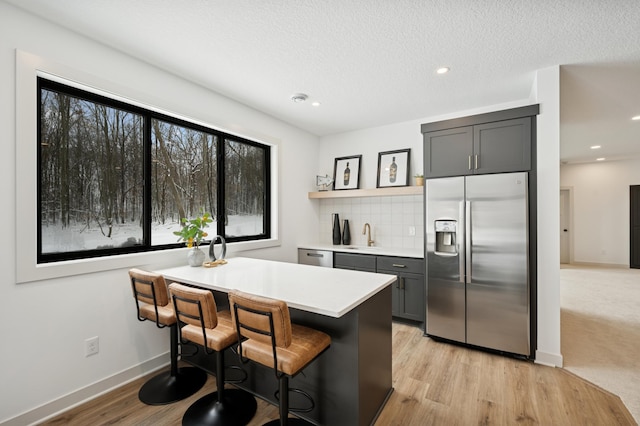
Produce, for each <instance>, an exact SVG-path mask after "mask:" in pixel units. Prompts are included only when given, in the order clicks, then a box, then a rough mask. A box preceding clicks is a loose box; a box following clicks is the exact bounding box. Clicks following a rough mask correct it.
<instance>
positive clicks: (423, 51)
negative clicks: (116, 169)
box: [5, 0, 640, 160]
mask: <svg viewBox="0 0 640 426" xmlns="http://www.w3.org/2000/svg"><path fill="white" fill-rule="evenodd" d="M5 1H6V2H7V3H11V4H13V5H15V6H17V7H20V8H23V9H25V10H27V11H30V12H32V13H34V14H36V15H40V16H42V17H44V18H45V19H49V20H51V21H54V22H56V23H58V24H60V25H62V26H65V27H68V28H71V29H73V30H75V31H77V32H79V33H81V34H84V35H86V36H88V37H90V38H93V39H96V40H99V41H100V42H102V43H105V44H107V45H110V46H112V47H114V48H116V49H119V50H121V51H123V52H126V53H128V54H130V55H132V56H135V57H138V58H140V59H142V60H145V61H147V62H149V63H151V64H154V65H156V66H158V67H161V68H164V69H166V70H169V71H171V72H173V73H176V74H177V75H180V76H182V77H184V78H186V79H189V80H192V81H194V82H197V83H199V84H201V85H202V86H205V87H207V88H210V89H212V90H214V91H216V92H219V93H221V94H223V95H226V96H228V97H229V98H232V99H235V100H237V101H239V102H242V103H244V104H246V105H249V106H251V107H253V108H255V109H257V110H260V111H263V112H265V113H268V114H270V115H272V116H274V117H277V118H279V119H281V120H283V121H285V122H288V123H291V124H293V125H295V126H297V127H299V128H302V129H305V130H307V131H309V132H311V133H314V134H316V135H321V136H322V135H329V134H334V133H340V132H344V131H349V130H355V129H361V128H366V127H373V126H379V125H384V124H389V123H396V122H401V121H408V120H414V119H420V118H424V117H430V116H438V115H442V114H449V113H454V112H457V111H461V110H465V109H472V108H478V107H483V106H487V105H493V104H500V103H505V102H512V101H518V100H522V99H527V98H528V97H529V95H530V91H531V87H532V84H533V80H534V77H535V71H536V70H537V69H541V68H546V67H549V66H553V65H569V66H568V67H566V68H563V72H562V79H563V80H562V82H563V89H562V96H563V98H562V120H564V119H565V117H567V119H569V118H570V123H571V125H570V126H569V127H568V128H567V129H568V135H569V136H567V138H565V137H564V134H565V123H564V122H563V130H562V131H563V140H562V154H561V155H562V157H563V159H565V160H569V159H573V158H576V159H577V158H578V157H580V156H581V155H583V150H584V149H585V148H584V147H583V146H581V145H580V144H583V145H584V143H585V141H584V139H583V136H584V135H585V134H586V135H590V134H592V130H590V127H589V126H590V125H591V124H593V122H605V121H606V122H611V121H612V120H613V121H615V120H614V119H617V122H618V123H619V124H618V126H620V127H625V129H626V130H624V131H623V130H622V129H621V128H616V129H615V130H613V129H609V130H608V131H606V130H602V129H600V130H598V132H604V133H605V134H607V135H608V137H609V138H612V137H617V136H615V135H617V134H620V138H622V137H625V138H626V137H627V135H630V136H632V137H634V138H635V141H637V142H636V143H635V144H632V145H635V150H636V151H635V153H636V154H640V141H638V135H639V134H640V130H639V129H640V122H634V123H633V124H636V126H635V127H632V124H630V122H629V117H630V116H631V115H638V114H640V97H639V96H638V90H639V89H638V88H639V87H640V47H639V46H640V30H639V29H640V2H639V1H638V0H616V1H604V0H581V1H577V0H565V1H558V0H536V1H531V0H509V1H507V0H504V1H498V0H466V1H455V0H431V1H427V0H423V1H420V0H367V1H365V0H350V1H345V0H296V1H294V0H290V1H285V0H280V1H275V0H271V1H269V0H236V1H231V0H229V1H221V0H93V1H86V0H56V1H51V0H5ZM441 66H447V67H450V68H451V72H450V73H448V74H446V75H443V76H440V75H436V74H435V70H436V68H438V67H441ZM614 71H616V72H617V74H614ZM620 76H623V77H624V78H625V79H627V80H625V84H626V85H627V86H626V87H627V89H630V86H633V89H630V90H622V91H621V92H616V96H620V97H628V98H629V99H625V100H624V101H623V100H622V99H611V100H610V99H608V98H610V97H611V96H610V95H611V94H613V93H612V92H610V91H611V90H612V87H613V86H615V87H619V86H620V84H621V82H620V81H617V80H619V78H621V77H620ZM592 79H596V80H598V83H595V84H594V80H592ZM611 79H613V80H614V81H613V82H610V83H606V82H600V81H606V80H611ZM565 82H566V87H567V88H566V90H565V87H564V85H565ZM594 86H595V87H594ZM601 91H604V92H605V93H604V94H603V93H600V92H601ZM297 92H304V93H306V94H308V95H309V101H307V102H305V103H303V104H296V103H293V102H292V101H291V100H290V97H291V95H292V94H294V93H297ZM575 99H577V102H579V103H578V104H574V102H576V101H575ZM312 101H318V102H321V106H320V107H317V108H315V107H312V106H311V102H312ZM607 101H612V102H614V103H615V104H616V105H618V107H619V108H618V110H617V111H618V112H619V114H620V115H621V116H622V117H621V118H620V117H618V116H616V117H610V116H609V115H613V114H609V113H613V109H612V108H611V107H610V106H607V105H602V104H604V103H605V102H607ZM584 102H590V103H592V102H596V103H599V104H600V105H598V106H597V107H596V106H593V107H592V108H591V107H589V106H587V105H585V104H584ZM622 105H625V106H626V107H628V109H626V108H623V107H622ZM599 110H604V111H602V112H603V113H604V114H607V116H606V117H605V116H597V117H593V116H592V114H594V113H596V112H597V111H599ZM598 124H599V125H602V123H598ZM598 134H600V133H598ZM574 137H575V138H576V140H575V141H574V140H573V139H572V138H574ZM578 139H580V140H578ZM602 145H603V151H602V152H603V154H600V155H604V154H606V153H605V152H604V151H605V148H604V146H605V143H604V142H603V143H602ZM621 145H623V144H622V143H621ZM624 145H627V148H625V149H628V147H629V144H628V141H625V143H624ZM620 149H622V148H620ZM585 155H586V154H585ZM623 155H631V152H627V153H624V154H623Z"/></svg>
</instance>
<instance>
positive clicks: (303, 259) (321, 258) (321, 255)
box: [298, 248, 333, 268]
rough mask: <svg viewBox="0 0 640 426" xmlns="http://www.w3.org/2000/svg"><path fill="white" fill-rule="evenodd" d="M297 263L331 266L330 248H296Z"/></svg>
mask: <svg viewBox="0 0 640 426" xmlns="http://www.w3.org/2000/svg"><path fill="white" fill-rule="evenodd" d="M298 263H302V264H304V265H314V266H323V267H325V268H333V252H332V251H330V250H312V249H300V248H299V249H298Z"/></svg>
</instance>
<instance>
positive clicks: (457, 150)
mask: <svg viewBox="0 0 640 426" xmlns="http://www.w3.org/2000/svg"><path fill="white" fill-rule="evenodd" d="M424 156H425V162H424V168H425V170H424V172H425V173H424V175H425V177H428V178H432V177H445V176H463V175H472V174H483V173H502V172H516V171H528V170H531V117H523V118H517V119H513V120H503V121H496V122H491V123H485V124H478V125H474V126H464V127H457V128H452V129H445V130H439V131H433V132H426V133H424Z"/></svg>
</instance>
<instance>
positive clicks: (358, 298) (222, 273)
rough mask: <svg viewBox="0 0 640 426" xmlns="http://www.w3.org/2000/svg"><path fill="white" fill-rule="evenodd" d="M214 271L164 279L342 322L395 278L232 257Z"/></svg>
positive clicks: (182, 270)
mask: <svg viewBox="0 0 640 426" xmlns="http://www.w3.org/2000/svg"><path fill="white" fill-rule="evenodd" d="M227 261H228V263H227V264H226V265H220V266H218V267H215V268H205V267H191V266H186V265H185V266H178V267H175V268H168V269H161V270H158V271H155V272H158V273H160V274H162V275H164V277H165V278H166V279H169V280H173V281H178V282H182V283H185V284H192V285H196V286H199V287H203V288H209V289H211V290H217V291H222V292H225V293H226V292H228V291H229V290H233V289H237V290H240V291H244V292H247V293H253V294H257V295H261V296H266V297H271V298H273V299H279V300H284V301H285V302H287V305H289V307H290V308H295V309H300V310H303V311H307V312H312V313H316V314H320V315H326V316H330V317H334V318H340V317H341V316H343V315H344V314H346V313H347V312H349V311H351V310H352V309H353V308H355V307H356V306H358V305H360V304H361V303H362V302H364V301H365V300H367V299H369V298H370V297H371V296H373V295H374V294H376V293H378V292H379V291H380V290H382V289H384V288H385V287H387V286H388V285H390V284H391V283H393V282H394V281H395V280H396V277H395V275H387V274H374V273H370V272H360V271H349V270H343V269H332V268H322V267H319V266H309V265H299V264H297V263H285V262H275V261H270V260H261V259H249V258H244V257H234V258H231V259H227Z"/></svg>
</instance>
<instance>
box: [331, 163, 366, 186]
mask: <svg viewBox="0 0 640 426" xmlns="http://www.w3.org/2000/svg"><path fill="white" fill-rule="evenodd" d="M361 163H362V155H352V156H350V157H338V158H336V159H335V162H334V166H333V189H334V190H343V189H359V188H360V165H361Z"/></svg>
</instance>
